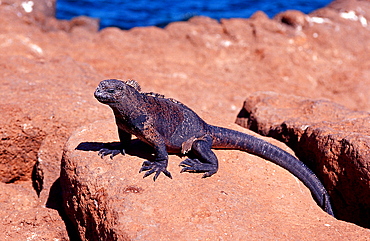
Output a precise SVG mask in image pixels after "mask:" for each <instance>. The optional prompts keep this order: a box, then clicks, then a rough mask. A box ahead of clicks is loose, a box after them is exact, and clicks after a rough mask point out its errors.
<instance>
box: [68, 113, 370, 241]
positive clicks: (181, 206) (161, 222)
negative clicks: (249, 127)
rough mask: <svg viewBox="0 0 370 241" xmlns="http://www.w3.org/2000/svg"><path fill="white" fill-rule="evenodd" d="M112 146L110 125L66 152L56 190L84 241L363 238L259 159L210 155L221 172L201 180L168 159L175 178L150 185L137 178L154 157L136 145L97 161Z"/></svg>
mask: <svg viewBox="0 0 370 241" xmlns="http://www.w3.org/2000/svg"><path fill="white" fill-rule="evenodd" d="M231 128H235V129H237V130H241V131H245V130H243V129H242V128H240V127H239V128H238V127H237V126H235V125H234V126H232V127H231ZM117 140H118V135H117V129H116V125H115V123H114V119H113V118H111V119H110V120H105V121H98V122H95V123H92V124H90V125H87V126H84V127H81V128H79V129H78V130H77V131H76V132H74V134H72V136H71V137H70V138H69V140H68V142H67V144H66V146H65V150H64V155H63V160H62V171H61V186H62V188H63V195H64V201H65V208H66V211H67V215H68V216H69V218H70V219H71V220H73V222H74V223H75V225H76V226H77V228H78V230H79V233H80V237H81V239H82V240H135V239H138V240H149V239H150V240H160V239H162V240H194V239H205V240H207V239H209V240H215V239H221V238H222V239H227V240H243V239H245V237H246V235H247V236H248V239H250V240H256V239H269V240H270V239H271V240H276V239H295V240H312V239H316V240H325V239H327V238H328V237H332V238H333V239H334V240H340V239H341V238H343V237H346V238H348V239H356V238H358V237H361V236H362V235H368V231H367V230H365V229H361V228H357V229H356V232H352V231H351V232H349V230H351V229H352V228H350V227H349V226H347V224H346V223H344V222H338V221H337V220H335V219H334V218H332V217H331V216H329V215H327V214H326V213H325V212H323V211H322V210H321V209H320V208H319V207H318V206H317V205H316V203H315V202H314V200H313V199H312V197H311V196H310V193H309V191H308V189H307V188H306V187H305V186H303V184H302V183H300V182H297V180H296V179H295V178H294V177H293V176H292V175H290V174H289V173H288V172H287V171H285V170H283V169H282V168H279V167H277V166H276V165H274V164H272V163H270V162H267V161H264V160H263V159H260V158H258V157H256V156H253V155H249V154H247V153H245V152H240V151H215V152H216V155H217V156H218V158H219V160H220V170H219V172H218V173H216V174H215V175H214V176H212V177H210V178H205V179H202V178H201V176H202V174H193V173H182V174H180V173H179V172H180V169H181V168H180V167H179V166H178V164H179V163H180V161H181V159H180V158H179V157H177V156H174V155H171V156H170V161H169V167H168V170H169V171H170V172H171V173H172V176H173V179H169V178H167V177H165V176H164V175H160V176H159V178H158V179H157V181H156V182H153V180H152V178H151V177H148V178H145V179H143V178H142V175H143V173H138V170H139V169H140V167H141V163H142V162H143V161H144V160H146V158H149V157H150V156H151V153H152V149H151V148H149V147H147V146H146V145H145V144H143V143H141V142H139V141H136V142H134V144H133V145H132V147H131V148H130V149H128V150H127V151H128V154H126V155H125V156H123V155H118V156H116V157H115V158H114V159H113V160H112V159H110V158H109V157H105V158H100V157H99V156H98V151H99V149H100V148H101V147H102V146H103V145H104V143H111V142H116V141H117ZM270 141H271V139H270ZM273 143H274V144H276V145H279V146H280V147H282V148H284V149H286V147H283V146H282V145H281V144H279V143H278V142H276V141H273ZM258 183H263V185H259V184H258ZM333 230H341V234H335V233H333ZM308 233H310V234H312V235H309V236H310V237H308V235H307V234H308Z"/></svg>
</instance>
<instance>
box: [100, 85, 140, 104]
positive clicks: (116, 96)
mask: <svg viewBox="0 0 370 241" xmlns="http://www.w3.org/2000/svg"><path fill="white" fill-rule="evenodd" d="M138 90H140V86H139V84H138V83H137V82H136V81H135V80H128V81H127V82H124V81H121V80H118V79H107V80H103V81H101V82H100V83H99V86H98V88H96V90H95V92H94V96H95V98H96V99H97V100H98V101H99V102H101V103H104V104H110V103H117V102H120V101H122V99H123V98H124V97H125V96H127V94H128V93H131V92H133V91H138Z"/></svg>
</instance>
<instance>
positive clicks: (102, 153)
mask: <svg viewBox="0 0 370 241" xmlns="http://www.w3.org/2000/svg"><path fill="white" fill-rule="evenodd" d="M120 153H122V155H125V150H118V149H109V148H102V149H100V151H99V153H98V155H99V156H100V157H101V158H103V157H105V156H108V155H110V156H109V157H110V159H113V157H115V156H117V155H118V154H120Z"/></svg>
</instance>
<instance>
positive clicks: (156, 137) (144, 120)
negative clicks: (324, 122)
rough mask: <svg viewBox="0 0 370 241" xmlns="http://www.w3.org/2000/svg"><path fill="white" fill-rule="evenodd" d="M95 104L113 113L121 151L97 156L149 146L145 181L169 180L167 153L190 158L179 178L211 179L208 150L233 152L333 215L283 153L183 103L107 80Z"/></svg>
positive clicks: (213, 167)
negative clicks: (280, 173) (258, 161)
mask: <svg viewBox="0 0 370 241" xmlns="http://www.w3.org/2000/svg"><path fill="white" fill-rule="evenodd" d="M94 95H95V98H96V99H97V100H98V101H100V102H101V103H103V104H107V105H109V106H110V107H111V108H112V110H113V113H114V116H115V119H116V124H117V127H118V134H119V138H120V143H121V144H120V149H119V150H111V149H105V148H104V149H101V150H100V151H99V155H101V157H104V156H106V155H110V157H111V158H113V157H114V156H115V155H117V154H119V153H122V154H125V149H126V148H128V146H129V144H130V142H131V135H135V136H136V137H137V138H138V139H140V140H141V141H143V142H146V143H147V144H149V145H151V146H152V147H153V148H154V151H155V159H154V160H153V161H144V163H143V165H142V167H141V169H140V172H142V171H145V174H144V177H147V176H149V175H151V174H154V177H153V178H154V180H156V179H157V178H158V176H159V174H160V173H163V174H164V175H166V176H167V177H170V178H172V176H171V173H170V172H169V171H168V170H167V164H168V153H178V154H186V153H191V154H192V156H195V157H196V158H194V159H190V158H188V159H186V160H184V161H182V162H181V163H180V166H182V167H183V168H182V170H181V172H202V173H204V175H203V177H210V176H212V175H213V174H215V173H216V172H217V170H218V160H217V157H216V155H215V154H214V152H213V151H212V150H211V149H212V148H216V149H237V150H242V151H247V152H250V153H252V154H255V155H258V156H261V157H263V158H265V159H268V160H270V161H272V162H274V163H276V164H277V165H279V166H281V167H283V168H285V169H287V170H288V171H289V172H291V173H292V174H293V175H295V176H296V177H297V178H299V179H300V180H301V181H302V182H303V183H304V184H305V185H306V186H307V187H308V188H309V189H310V191H311V193H312V195H313V197H314V199H315V200H316V202H317V203H318V205H319V206H320V207H321V208H322V209H323V210H325V211H326V212H327V213H328V214H330V215H332V216H334V215H333V211H332V207H331V204H330V198H329V195H328V193H327V191H326V189H325V188H324V186H323V185H322V183H321V182H320V180H319V179H318V178H317V177H316V175H315V174H314V173H313V172H312V171H311V170H310V169H309V168H308V167H307V166H306V165H305V164H304V163H302V162H301V161H299V160H298V159H297V158H295V157H294V156H292V155H290V154H289V153H287V152H285V151H284V150H282V149H280V148H278V147H276V146H274V145H272V144H270V143H269V142H266V141H263V140H261V139H259V138H256V137H254V136H251V135H248V134H245V133H241V132H238V131H234V130H230V129H226V128H222V127H217V126H212V125H209V124H207V123H206V122H204V121H203V120H202V119H201V118H200V117H199V116H198V115H197V114H196V113H195V112H194V111H192V110H191V109H190V108H188V107H187V106H185V105H183V104H182V103H180V102H178V101H176V100H173V99H169V98H164V96H163V95H159V94H154V93H141V92H140V86H139V84H138V83H137V82H136V81H133V80H129V81H126V82H123V81H120V80H116V79H109V80H103V81H102V82H100V84H99V86H98V88H97V89H96V91H95V93H94Z"/></svg>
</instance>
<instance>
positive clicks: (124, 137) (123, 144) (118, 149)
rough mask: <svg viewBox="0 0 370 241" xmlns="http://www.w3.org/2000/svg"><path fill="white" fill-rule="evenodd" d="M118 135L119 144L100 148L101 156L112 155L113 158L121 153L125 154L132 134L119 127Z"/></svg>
mask: <svg viewBox="0 0 370 241" xmlns="http://www.w3.org/2000/svg"><path fill="white" fill-rule="evenodd" d="M118 136H119V139H120V143H119V145H116V146H113V145H111V146H109V147H108V148H102V149H100V150H99V153H98V155H99V156H101V158H103V157H105V156H108V155H110V156H109V157H110V158H111V159H113V157H115V156H116V155H118V154H119V153H121V154H122V155H125V153H126V152H125V149H126V148H127V147H128V146H129V145H130V142H131V134H130V133H127V132H126V131H124V130H121V129H118Z"/></svg>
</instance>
